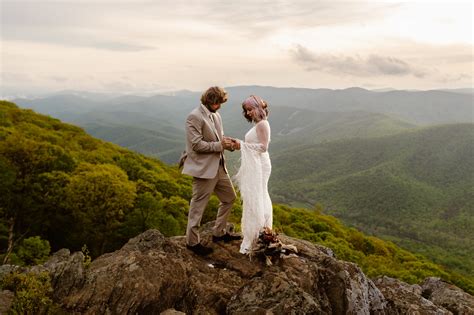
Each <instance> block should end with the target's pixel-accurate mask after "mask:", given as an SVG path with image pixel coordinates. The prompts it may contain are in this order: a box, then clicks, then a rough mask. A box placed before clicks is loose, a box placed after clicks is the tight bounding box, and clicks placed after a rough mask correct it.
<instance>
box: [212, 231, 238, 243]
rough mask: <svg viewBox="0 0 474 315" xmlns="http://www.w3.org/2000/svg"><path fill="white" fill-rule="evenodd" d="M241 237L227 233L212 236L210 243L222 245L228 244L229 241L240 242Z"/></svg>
mask: <svg viewBox="0 0 474 315" xmlns="http://www.w3.org/2000/svg"><path fill="white" fill-rule="evenodd" d="M241 239H242V237H241V236H240V235H232V234H229V233H225V234H224V235H222V236H214V235H213V236H212V241H213V242H214V243H217V242H222V241H223V242H224V243H229V242H231V241H238V240H241Z"/></svg>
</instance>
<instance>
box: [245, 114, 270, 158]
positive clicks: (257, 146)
mask: <svg viewBox="0 0 474 315" xmlns="http://www.w3.org/2000/svg"><path fill="white" fill-rule="evenodd" d="M255 129H256V131H257V138H258V143H248V142H242V143H241V145H244V146H246V147H247V148H249V149H251V150H254V151H257V152H260V153H263V152H267V150H268V144H269V143H270V124H269V123H268V121H267V120H262V121H260V122H259V123H258V124H257V125H256V126H255Z"/></svg>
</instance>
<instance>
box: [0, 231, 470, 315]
mask: <svg viewBox="0 0 474 315" xmlns="http://www.w3.org/2000/svg"><path fill="white" fill-rule="evenodd" d="M210 226H211V224H208V225H206V226H204V227H203V231H202V234H201V236H202V240H203V242H204V243H207V245H208V246H211V247H212V248H213V249H214V252H213V253H212V254H211V255H209V256H208V257H200V256H197V255H195V254H194V253H193V252H191V251H190V250H188V249H187V248H186V245H185V238H184V237H183V236H178V237H170V238H167V237H164V236H163V235H162V234H161V233H160V232H159V231H157V230H148V231H146V232H144V233H142V234H140V235H138V236H137V237H135V238H133V239H131V240H130V241H129V242H128V243H127V244H125V245H124V246H123V247H122V248H121V249H120V250H117V251H115V252H113V253H108V254H105V255H102V256H100V257H98V258H97V259H95V260H94V261H93V262H92V263H91V264H90V265H89V266H88V267H87V268H86V267H84V263H83V260H84V256H83V255H82V253H74V254H70V252H69V251H68V250H61V251H59V252H57V253H55V254H54V255H53V256H52V257H51V258H50V259H49V260H48V261H47V262H46V263H45V264H44V265H42V266H36V267H33V268H31V270H34V271H36V272H41V271H47V272H49V273H50V275H51V279H52V285H53V288H54V294H53V298H54V301H55V302H56V303H58V304H59V305H60V306H61V307H62V309H63V310H64V311H65V312H67V313H72V314H167V315H168V314H183V313H185V314H226V313H227V314H439V315H441V314H450V312H449V311H447V310H446V309H444V308H443V307H445V306H443V305H441V304H438V303H437V302H435V301H438V300H437V299H438V297H437V294H438V293H437V292H438V291H437V290H438V287H439V284H437V282H435V283H434V284H431V285H430V283H431V282H428V283H427V284H426V288H425V285H424V286H423V288H422V287H420V286H411V285H408V284H406V283H403V282H401V281H398V280H395V279H390V278H387V277H384V278H380V279H378V280H377V281H376V283H375V284H374V282H372V281H371V280H370V279H368V278H367V277H366V276H365V275H364V273H363V272H362V271H361V270H360V268H359V267H358V266H357V265H355V264H353V263H349V262H345V261H340V260H338V259H336V258H335V257H334V254H333V253H332V251H330V250H328V249H327V248H325V247H323V246H319V245H315V244H312V243H310V242H307V241H302V240H298V239H294V238H290V237H287V236H284V235H281V236H280V238H281V241H282V242H283V243H284V244H292V245H295V246H296V247H297V248H298V256H297V257H291V258H287V259H276V260H275V261H274V264H273V265H272V266H267V265H266V263H265V261H264V260H263V259H259V258H258V257H253V258H252V260H250V259H249V257H248V256H245V255H242V254H240V253H239V246H240V242H239V241H234V242H230V243H213V242H212V241H211V228H210ZM0 271H1V270H0ZM376 284H377V286H378V287H377V286H376ZM435 284H436V285H435ZM428 288H430V289H429V291H425V290H428ZM448 289H450V290H451V288H448ZM428 292H429V295H430V297H431V298H433V302H434V303H432V302H430V301H429V300H428V299H425V298H423V296H422V293H424V294H425V293H426V294H427V295H428ZM453 292H454V293H453V294H454V295H453V296H457V297H459V298H464V299H466V301H471V300H469V298H472V297H471V296H469V295H468V294H467V295H466V296H464V295H460V293H459V292H458V291H456V290H454V291H453ZM460 292H461V293H463V292H462V291H460ZM456 294H457V295H456ZM384 295H385V296H384ZM434 297H436V298H434ZM440 303H443V302H440ZM466 303H467V302H466ZM466 305H470V304H466ZM450 307H451V308H449V309H450V310H452V309H453V307H454V306H450ZM456 307H458V308H459V310H468V311H469V310H470V309H469V308H465V307H467V306H459V305H457V306H456ZM461 307H464V308H461ZM446 308H447V307H446ZM453 313H454V311H453Z"/></svg>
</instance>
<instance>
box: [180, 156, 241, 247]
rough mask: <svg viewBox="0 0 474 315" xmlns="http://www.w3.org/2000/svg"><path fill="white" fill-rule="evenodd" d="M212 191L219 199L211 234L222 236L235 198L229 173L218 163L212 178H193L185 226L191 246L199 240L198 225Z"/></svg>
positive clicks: (187, 241) (187, 239)
mask: <svg viewBox="0 0 474 315" xmlns="http://www.w3.org/2000/svg"><path fill="white" fill-rule="evenodd" d="M213 192H215V193H216V195H217V198H218V199H219V201H220V204H219V210H218V211H217V217H216V223H215V225H214V231H213V234H214V235H215V236H222V235H224V234H225V229H226V226H227V218H228V217H229V214H230V211H231V209H232V205H233V203H234V201H235V198H236V195H235V191H234V187H233V186H232V182H231V181H230V178H229V174H227V173H226V171H225V170H224V167H223V166H222V164H219V171H218V172H217V175H216V177H214V178H210V179H207V178H197V177H194V178H193V196H192V198H191V204H190V207H189V214H188V226H187V228H186V243H187V244H188V245H191V246H193V245H196V244H198V243H199V242H200V236H199V226H200V225H201V219H202V215H203V213H204V210H205V209H206V206H207V203H208V202H209V198H210V197H211V194H212V193H213Z"/></svg>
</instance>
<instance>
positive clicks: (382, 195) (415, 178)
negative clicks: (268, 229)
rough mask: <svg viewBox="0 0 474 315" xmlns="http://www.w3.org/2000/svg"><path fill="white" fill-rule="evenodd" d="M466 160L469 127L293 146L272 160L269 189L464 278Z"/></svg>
mask: <svg viewBox="0 0 474 315" xmlns="http://www.w3.org/2000/svg"><path fill="white" fill-rule="evenodd" d="M473 156H474V125H473V124H458V125H444V126H437V127H429V128H425V129H422V130H417V131H410V132H405V133H400V134H396V135H391V136H385V137H379V138H360V139H346V140H340V141H333V142H328V143H321V144H319V145H301V146H299V147H297V148H292V149H291V150H286V151H281V152H279V153H274V154H273V155H272V164H273V172H272V177H271V179H270V185H269V187H271V192H272V197H273V200H274V201H275V202H285V203H292V204H295V205H298V204H303V205H305V206H309V205H314V204H316V203H322V204H323V205H324V207H325V209H326V211H328V212H329V213H331V214H334V215H336V216H337V217H339V218H342V219H343V220H344V221H345V222H346V223H349V224H353V225H356V226H357V227H359V228H361V229H362V230H364V231H366V232H370V233H375V234H376V235H379V236H385V237H388V238H390V239H392V240H395V241H396V242H398V243H400V244H403V245H405V246H407V247H408V248H410V249H412V250H416V251H418V252H423V253H425V254H426V255H428V256H430V257H431V258H433V259H435V260H436V261H438V262H440V263H443V264H446V265H450V266H451V267H455V268H459V270H460V271H462V272H464V273H466V274H469V273H471V274H472V273H473V272H474V263H473V262H474V255H473V252H472V248H474V236H473V234H472V231H473V230H474V189H473V188H474V159H473ZM457 265H459V266H458V267H456V266H457ZM461 266H462V267H461Z"/></svg>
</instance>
